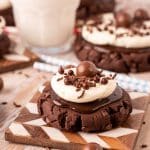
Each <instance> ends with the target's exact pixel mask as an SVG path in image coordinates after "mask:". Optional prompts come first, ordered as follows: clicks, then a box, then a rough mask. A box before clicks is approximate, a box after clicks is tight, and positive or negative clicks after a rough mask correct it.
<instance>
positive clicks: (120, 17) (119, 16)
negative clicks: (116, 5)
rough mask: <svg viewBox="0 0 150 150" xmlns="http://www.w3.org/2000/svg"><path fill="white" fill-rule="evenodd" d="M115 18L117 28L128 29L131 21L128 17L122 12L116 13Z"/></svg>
mask: <svg viewBox="0 0 150 150" xmlns="http://www.w3.org/2000/svg"><path fill="white" fill-rule="evenodd" d="M115 18H116V26H117V27H129V26H130V24H131V21H132V19H131V17H130V15H129V14H127V13H126V12H124V11H119V12H116V14H115Z"/></svg>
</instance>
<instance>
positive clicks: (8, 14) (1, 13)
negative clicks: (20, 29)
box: [0, 7, 15, 26]
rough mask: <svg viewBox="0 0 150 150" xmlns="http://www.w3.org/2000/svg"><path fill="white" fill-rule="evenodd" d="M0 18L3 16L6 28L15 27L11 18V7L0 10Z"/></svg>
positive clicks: (12, 17)
mask: <svg viewBox="0 0 150 150" xmlns="http://www.w3.org/2000/svg"><path fill="white" fill-rule="evenodd" d="M0 16H3V17H4V18H5V20H6V25H7V26H14V25H15V22H14V16H13V12H12V8H11V7H10V8H7V9H3V10H0Z"/></svg>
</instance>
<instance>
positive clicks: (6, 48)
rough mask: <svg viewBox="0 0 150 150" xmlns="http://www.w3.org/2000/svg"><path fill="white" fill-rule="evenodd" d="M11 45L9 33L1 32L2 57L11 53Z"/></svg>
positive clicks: (0, 49) (0, 52)
mask: <svg viewBox="0 0 150 150" xmlns="http://www.w3.org/2000/svg"><path fill="white" fill-rule="evenodd" d="M9 47H10V40H9V38H8V36H7V35H5V34H0V58H1V57H2V56H3V55H4V54H6V53H9Z"/></svg>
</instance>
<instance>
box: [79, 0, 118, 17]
mask: <svg viewBox="0 0 150 150" xmlns="http://www.w3.org/2000/svg"><path fill="white" fill-rule="evenodd" d="M114 7H115V1H114V0H81V4H80V6H79V8H78V10H77V19H86V18H88V17H89V16H92V15H95V14H99V13H104V12H112V11H113V10H114Z"/></svg>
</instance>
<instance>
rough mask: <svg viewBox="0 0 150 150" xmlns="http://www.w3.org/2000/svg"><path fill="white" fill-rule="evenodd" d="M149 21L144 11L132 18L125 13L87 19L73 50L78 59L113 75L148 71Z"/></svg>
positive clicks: (137, 11) (138, 10)
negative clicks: (87, 61) (92, 63)
mask: <svg viewBox="0 0 150 150" xmlns="http://www.w3.org/2000/svg"><path fill="white" fill-rule="evenodd" d="M149 41H150V18H149V16H148V13H147V12H146V11H145V10H143V9H137V10H136V11H135V14H134V16H133V17H131V16H130V15H129V14H128V13H127V12H125V11H119V12H116V13H104V14H102V15H99V16H97V17H95V18H91V19H89V20H88V21H87V22H86V24H85V25H84V26H83V27H82V30H81V32H80V33H78V36H77V40H76V42H75V45H74V50H75V53H76V55H77V57H78V58H79V59H80V60H82V61H83V60H89V61H92V62H94V63H95V64H96V66H97V67H100V68H102V69H106V70H111V71H115V72H125V73H128V72H144V71H150V42H149Z"/></svg>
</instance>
